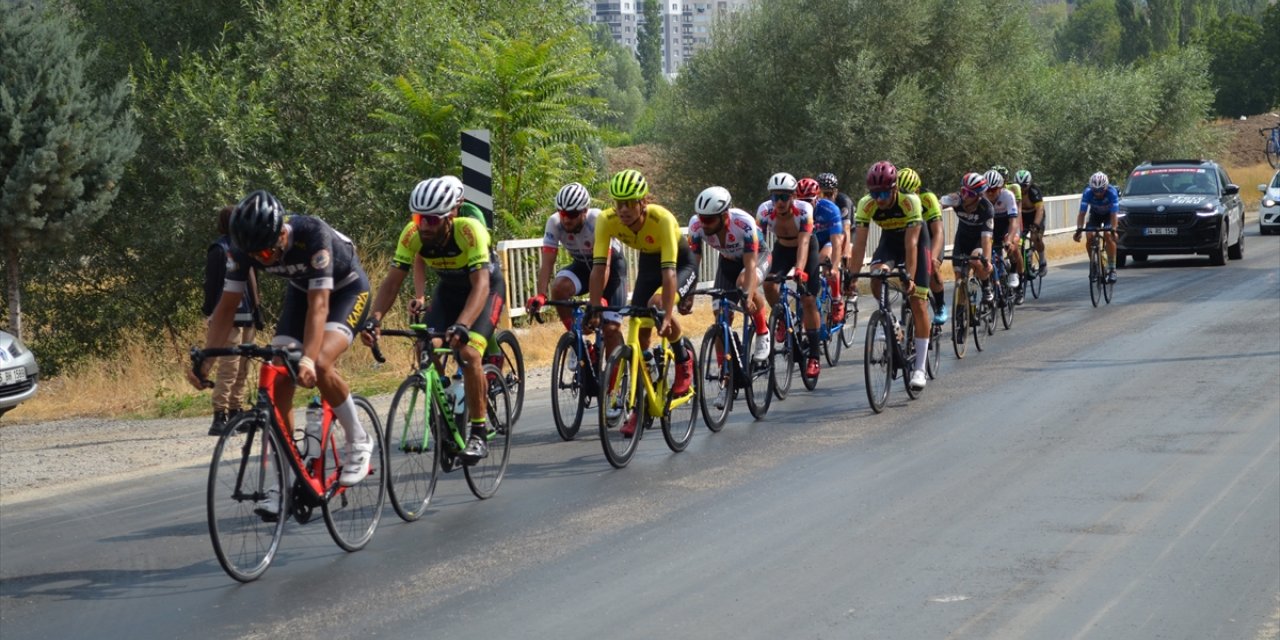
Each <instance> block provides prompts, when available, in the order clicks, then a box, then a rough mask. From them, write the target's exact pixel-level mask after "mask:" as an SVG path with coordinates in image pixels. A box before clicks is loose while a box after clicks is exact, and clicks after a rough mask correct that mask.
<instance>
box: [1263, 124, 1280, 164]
mask: <svg viewBox="0 0 1280 640" xmlns="http://www.w3.org/2000/svg"><path fill="white" fill-rule="evenodd" d="M1258 133H1260V134H1262V136H1263V137H1264V138H1266V144H1265V145H1264V146H1263V149H1262V152H1263V153H1264V154H1266V156H1267V164H1269V165H1271V168H1272V169H1280V125H1277V126H1274V127H1271V128H1270V129H1258Z"/></svg>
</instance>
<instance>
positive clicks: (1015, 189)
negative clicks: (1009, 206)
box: [991, 164, 1022, 203]
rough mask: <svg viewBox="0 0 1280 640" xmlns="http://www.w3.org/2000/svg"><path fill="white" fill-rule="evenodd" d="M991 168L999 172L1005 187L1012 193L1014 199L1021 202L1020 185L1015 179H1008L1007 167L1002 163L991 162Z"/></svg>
mask: <svg viewBox="0 0 1280 640" xmlns="http://www.w3.org/2000/svg"><path fill="white" fill-rule="evenodd" d="M991 169H992V170H993V171H995V172H997V173H999V174H1000V179H1001V180H1003V181H1004V186H1005V188H1006V189H1008V190H1009V192H1010V193H1012V194H1013V199H1014V200H1016V201H1018V203H1021V202H1022V186H1021V185H1019V184H1018V183H1017V181H1015V180H1010V179H1009V167H1006V166H1004V165H1002V164H993V165H991ZM1015 175H1016V174H1015Z"/></svg>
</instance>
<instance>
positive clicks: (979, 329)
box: [943, 255, 986, 359]
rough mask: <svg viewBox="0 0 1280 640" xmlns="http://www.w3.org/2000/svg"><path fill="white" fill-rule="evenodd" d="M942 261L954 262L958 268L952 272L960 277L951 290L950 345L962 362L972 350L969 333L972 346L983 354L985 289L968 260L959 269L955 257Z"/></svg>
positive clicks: (960, 264) (959, 265) (945, 257)
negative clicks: (969, 345) (970, 349)
mask: <svg viewBox="0 0 1280 640" xmlns="http://www.w3.org/2000/svg"><path fill="white" fill-rule="evenodd" d="M965 257H966V258H967V256H965ZM943 259H944V260H951V261H952V264H953V265H955V266H954V267H953V268H955V269H956V270H957V273H958V274H959V278H958V279H957V281H956V285H955V288H954V289H952V290H951V344H952V346H953V347H954V348H955V352H956V358H957V359H963V358H964V356H965V353H967V352H968V350H969V347H968V334H969V332H970V331H972V332H973V346H975V347H977V348H978V351H982V333H983V332H984V328H983V324H984V323H985V321H986V314H985V311H984V310H983V306H982V305H983V304H984V303H983V300H982V285H981V283H979V282H978V278H977V276H975V275H973V273H972V271H970V267H969V260H967V259H964V260H962V261H961V262H960V263H959V264H958V265H956V264H955V262H954V259H955V256H952V255H947V256H943ZM983 261H984V262H985V259H984V260H983Z"/></svg>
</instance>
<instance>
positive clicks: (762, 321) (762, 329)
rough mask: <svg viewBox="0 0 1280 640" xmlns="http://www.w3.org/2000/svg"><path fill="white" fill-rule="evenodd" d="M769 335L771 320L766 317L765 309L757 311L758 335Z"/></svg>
mask: <svg viewBox="0 0 1280 640" xmlns="http://www.w3.org/2000/svg"><path fill="white" fill-rule="evenodd" d="M766 333H769V320H768V319H767V318H765V317H764V309H756V335H758V336H762V335H764V334H766Z"/></svg>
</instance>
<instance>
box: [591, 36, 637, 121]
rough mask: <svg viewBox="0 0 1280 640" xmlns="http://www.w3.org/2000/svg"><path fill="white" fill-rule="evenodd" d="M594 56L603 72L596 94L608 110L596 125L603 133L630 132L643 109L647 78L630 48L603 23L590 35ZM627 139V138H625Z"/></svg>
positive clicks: (594, 93)
mask: <svg viewBox="0 0 1280 640" xmlns="http://www.w3.org/2000/svg"><path fill="white" fill-rule="evenodd" d="M591 48H592V53H593V55H594V56H595V57H596V66H597V68H599V69H600V83H599V86H597V87H596V88H595V89H594V90H593V91H592V93H593V95H596V96H598V97H601V98H604V99H605V101H606V102H607V103H608V105H609V107H608V110H607V111H606V112H605V113H604V114H602V116H601V118H600V119H599V120H598V121H597V124H598V125H599V126H600V127H601V128H602V129H604V130H605V131H604V133H606V134H607V133H619V134H628V133H631V132H632V130H633V128H634V127H635V124H636V119H637V118H639V117H640V112H641V110H642V109H644V106H645V99H644V78H643V75H642V73H641V71H640V64H639V63H637V62H636V57H635V55H633V54H632V53H631V50H630V49H627V48H626V47H624V46H622V45H620V44H618V43H617V42H616V41H615V40H614V39H613V35H612V34H611V33H610V31H609V27H608V26H607V25H604V24H600V25H596V28H595V29H594V30H592V32H591ZM622 137H624V138H625V136H622Z"/></svg>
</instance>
